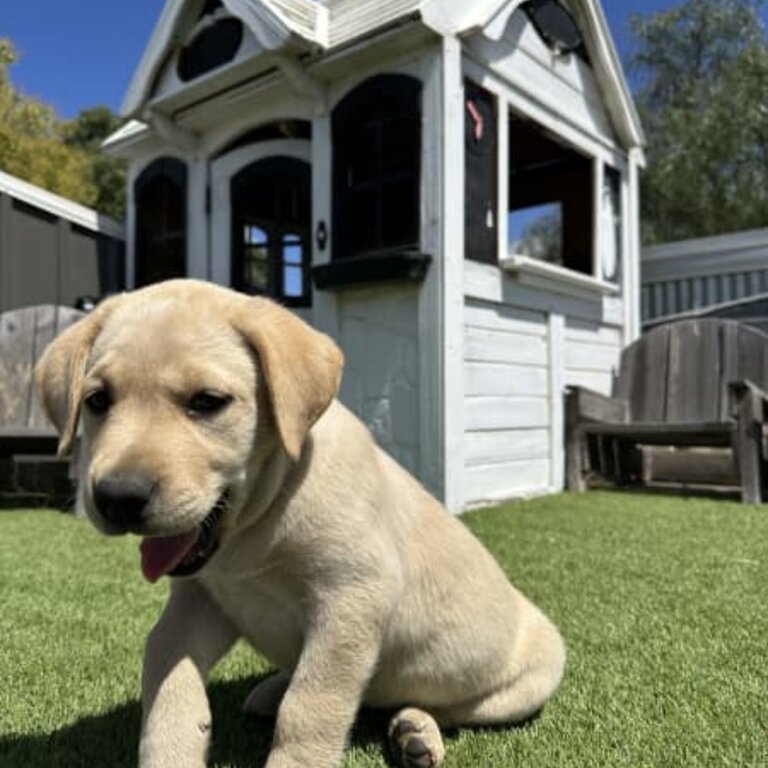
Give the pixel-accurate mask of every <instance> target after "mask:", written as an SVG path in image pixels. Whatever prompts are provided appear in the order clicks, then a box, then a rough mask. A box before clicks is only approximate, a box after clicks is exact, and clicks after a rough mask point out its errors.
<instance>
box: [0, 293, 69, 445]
mask: <svg viewBox="0 0 768 768" xmlns="http://www.w3.org/2000/svg"><path fill="white" fill-rule="evenodd" d="M82 316H83V313H82V312H79V311H78V310H75V309H71V308H69V307H54V306H52V305H44V306H39V307H24V308H22V309H16V310H12V311H10V312H5V313H3V314H2V315H0V427H10V428H12V429H13V430H14V431H15V432H18V431H19V430H24V429H27V430H34V429H49V428H50V424H49V422H48V419H47V418H46V416H45V414H44V413H43V410H42V407H41V405H40V403H39V402H38V401H37V397H36V395H35V392H34V382H33V371H34V366H35V364H36V363H37V361H38V360H39V359H40V357H41V355H42V354H43V352H44V350H45V348H46V347H47V346H48V344H49V343H50V342H51V341H52V340H53V338H54V337H55V336H56V335H58V333H60V332H61V331H62V330H64V329H65V328H67V327H69V326H70V325H72V324H73V323H74V322H76V321H77V320H79V319H80V318H81V317H82Z"/></svg>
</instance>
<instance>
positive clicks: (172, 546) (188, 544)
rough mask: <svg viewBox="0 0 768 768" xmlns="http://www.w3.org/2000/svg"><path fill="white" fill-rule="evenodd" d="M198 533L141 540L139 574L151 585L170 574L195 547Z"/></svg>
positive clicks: (191, 532) (195, 531) (192, 532)
mask: <svg viewBox="0 0 768 768" xmlns="http://www.w3.org/2000/svg"><path fill="white" fill-rule="evenodd" d="M198 533H199V532H198V531H197V530H194V531H189V533H182V534H179V535H178V536H158V537H154V538H147V539H142V542H141V572H142V573H143V574H144V578H145V579H146V580H147V581H150V582H152V583H154V582H156V581H157V580H158V579H159V578H160V577H161V576H164V575H165V574H166V573H170V572H171V571H172V570H173V569H174V568H175V567H176V566H177V565H178V564H179V563H180V562H181V561H182V560H183V559H184V558H185V557H186V555H187V553H188V552H189V551H190V550H191V549H192V547H194V546H195V542H197V537H198Z"/></svg>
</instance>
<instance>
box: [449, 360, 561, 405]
mask: <svg viewBox="0 0 768 768" xmlns="http://www.w3.org/2000/svg"><path fill="white" fill-rule="evenodd" d="M548 391H549V384H548V381H547V371H546V369H545V368H536V367H533V366H529V365H506V364H503V363H472V362H467V363H465V365H464V393H465V395H466V396H478V395H480V396H482V395H485V396H489V395H497V396H502V397H510V396H516V395H517V396H519V395H531V396H538V397H545V396H546V395H547V394H548Z"/></svg>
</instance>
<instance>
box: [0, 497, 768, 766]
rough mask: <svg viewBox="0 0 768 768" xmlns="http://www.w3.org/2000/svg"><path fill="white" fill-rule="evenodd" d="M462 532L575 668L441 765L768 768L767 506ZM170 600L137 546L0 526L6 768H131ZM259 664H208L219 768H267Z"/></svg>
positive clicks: (544, 505) (365, 738) (510, 524)
mask: <svg viewBox="0 0 768 768" xmlns="http://www.w3.org/2000/svg"><path fill="white" fill-rule="evenodd" d="M465 521H466V522H467V524H468V525H469V526H470V527H471V528H472V529H473V530H474V531H475V533H476V534H477V535H478V536H479V537H480V538H481V539H482V540H483V541H484V542H485V543H486V544H487V546H488V547H489V548H490V549H491V550H492V552H493V553H494V554H495V555H496V557H497V558H498V559H499V560H500V561H501V563H502V564H503V565H504V567H505V569H506V571H507V572H508V574H509V576H510V578H511V579H512V580H513V581H514V582H515V583H516V584H518V586H520V587H521V588H522V589H523V591H525V592H526V593H527V594H528V595H529V596H530V597H532V598H533V599H534V600H535V601H536V602H537V603H538V604H539V605H541V606H542V607H543V608H544V609H545V611H546V612H547V613H548V614H549V615H550V616H551V617H552V618H553V619H554V620H555V621H556V623H557V624H558V625H559V626H560V628H561V629H562V632H563V635H564V636H565V638H566V642H567V643H568V647H569V665H568V671H567V676H566V679H565V681H564V684H563V687H562V689H561V691H560V692H559V694H558V695H557V696H556V698H555V699H553V701H552V702H551V703H550V704H549V706H547V707H546V708H545V710H544V712H543V714H542V715H541V717H540V718H538V719H537V720H536V721H534V722H533V723H531V724H529V725H527V726H525V727H522V728H516V729H498V730H495V729H488V730H482V731H473V730H461V731H458V732H457V733H453V734H451V735H450V736H449V739H448V745H447V746H448V757H447V759H446V763H445V764H446V766H447V767H448V768H451V767H455V768H458V767H462V768H470V767H471V768H481V767H484V766H494V767H495V766H531V767H532V766H536V768H546V767H550V766H551V768H555V767H556V768H593V767H595V766H606V767H610V768H618V767H619V766H626V767H627V768H644V767H645V766H648V767H649V768H650V767H651V766H652V767H653V768H659V767H660V766H690V767H691V768H701V767H702V766H713V767H715V766H716V767H717V768H723V767H724V766H733V767H734V768H737V767H738V768H747V767H748V766H755V767H757V766H761V767H765V766H767V765H768V609H767V608H766V602H767V600H766V598H767V597H768V556H767V555H768V507H765V508H762V509H761V508H755V507H745V506H741V505H739V504H735V503H729V502H721V501H712V500H702V499H681V498H676V497H662V496H644V495H635V494H618V493H598V492H592V493H588V494H585V495H582V496H570V495H560V496H553V497H549V498H543V499H537V500H533V501H528V502H520V503H514V504H509V505H506V506H503V507H499V508H497V509H493V510H484V511H479V512H474V513H471V514H468V515H467V516H466V517H465ZM166 589H167V585H165V584H162V583H161V584H159V585H156V586H150V585H149V584H147V583H145V582H143V581H142V579H141V576H140V573H139V569H138V554H137V540H136V539H135V538H122V539H106V538H102V537H100V536H99V535H98V534H97V533H96V532H95V531H94V530H93V529H92V528H91V527H90V526H89V525H88V524H87V523H85V522H83V521H82V520H77V519H74V518H72V517H70V516H66V515H60V514H58V513H54V512H41V511H18V512H16V511H0V680H1V681H2V684H1V685H0V766H3V767H6V766H7V767H8V768H42V767H43V766H45V767H46V768H47V767H48V766H61V767H62V768H78V766H87V767H88V768H97V767H98V766H105V767H106V766H109V767H110V768H112V767H117V766H133V765H134V764H135V749H136V742H137V734H138V728H139V720H140V707H139V703H138V692H139V675H140V663H141V654H142V646H143V640H144V637H145V635H146V633H147V631H148V630H149V628H150V626H151V625H152V623H153V621H154V619H155V617H156V616H157V614H158V612H159V611H160V609H161V606H162V604H163V602H164V597H165V593H166ZM265 669H266V667H265V665H264V663H263V662H262V661H261V660H260V659H259V658H258V657H257V656H256V655H254V654H253V653H251V652H250V651H249V650H248V649H247V648H245V647H244V646H238V647H237V648H236V649H235V651H234V652H233V653H232V654H230V655H229V656H228V657H227V658H226V659H224V661H222V662H221V664H219V666H218V667H217V668H216V670H215V672H214V676H213V680H212V682H211V685H210V688H209V690H210V696H211V703H212V708H213V713H214V746H213V751H212V758H211V765H215V766H218V767H219V768H225V767H226V768H247V767H249V766H261V765H262V764H263V761H264V755H265V754H266V750H267V748H268V744H269V739H270V727H271V726H270V723H269V722H266V721H264V722H261V721H247V720H246V719H245V718H244V716H243V715H242V714H241V712H240V704H241V702H242V700H243V699H244V698H245V696H246V694H247V692H248V690H249V689H250V686H251V685H252V684H253V681H254V678H255V677H256V676H258V675H260V674H263V673H264V671H265ZM384 729H385V721H384V720H383V719H382V718H381V716H377V715H375V714H363V715H362V716H361V718H360V722H359V723H358V726H357V727H356V730H355V733H354V735H353V740H352V746H351V748H350V750H349V751H348V753H347V759H346V762H345V766H347V768H369V767H370V768H373V766H386V765H387V764H388V763H387V762H386V760H385V758H384V755H383V752H382V741H383V734H384ZM180 768H183V766H180ZM308 768H310V767H308Z"/></svg>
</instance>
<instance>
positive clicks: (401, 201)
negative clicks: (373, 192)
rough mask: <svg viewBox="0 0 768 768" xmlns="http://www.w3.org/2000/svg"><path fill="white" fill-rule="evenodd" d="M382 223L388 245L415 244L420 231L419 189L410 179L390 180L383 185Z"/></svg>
mask: <svg viewBox="0 0 768 768" xmlns="http://www.w3.org/2000/svg"><path fill="white" fill-rule="evenodd" d="M381 209H382V225H383V228H384V231H385V232H386V233H387V236H386V239H387V245H391V246H398V245H400V246H408V245H414V244H415V243H414V234H415V233H418V212H419V200H418V190H417V189H414V187H413V183H412V182H411V180H410V179H408V178H405V179H401V180H398V181H388V182H385V183H384V184H383V185H382V205H381Z"/></svg>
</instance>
